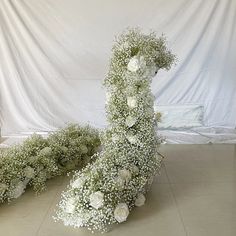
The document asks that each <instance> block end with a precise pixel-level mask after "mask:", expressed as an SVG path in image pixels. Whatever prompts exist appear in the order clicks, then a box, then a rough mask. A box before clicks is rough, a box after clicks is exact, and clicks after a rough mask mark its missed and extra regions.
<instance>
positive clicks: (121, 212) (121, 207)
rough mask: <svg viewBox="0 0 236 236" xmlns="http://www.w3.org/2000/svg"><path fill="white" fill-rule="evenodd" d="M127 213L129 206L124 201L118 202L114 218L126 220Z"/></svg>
mask: <svg viewBox="0 0 236 236" xmlns="http://www.w3.org/2000/svg"><path fill="white" fill-rule="evenodd" d="M128 215H129V208H128V206H127V204H126V203H119V204H118V205H117V207H116V209H115V211H114V217H115V219H116V220H117V221H118V222H119V223H121V222H124V221H126V219H127V217H128Z"/></svg>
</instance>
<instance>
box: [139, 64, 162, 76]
mask: <svg viewBox="0 0 236 236" xmlns="http://www.w3.org/2000/svg"><path fill="white" fill-rule="evenodd" d="M158 70H159V68H158V67H157V66H156V65H153V66H149V67H147V69H146V70H145V72H144V73H143V77H144V78H148V79H149V78H153V77H154V76H155V75H156V73H157V72H158Z"/></svg>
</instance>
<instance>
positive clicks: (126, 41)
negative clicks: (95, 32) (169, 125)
mask: <svg viewBox="0 0 236 236" xmlns="http://www.w3.org/2000/svg"><path fill="white" fill-rule="evenodd" d="M173 61H174V56H173V55H172V54H171V52H170V51H168V49H167V48H166V45H165V39H164V38H163V37H160V38H156V36H155V34H149V35H144V34H141V33H140V31H138V30H130V31H129V32H128V33H125V34H123V35H121V37H120V38H118V41H117V43H116V44H115V45H114V47H113V57H112V59H111V64H110V71H109V73H108V76H107V78H106V79H105V86H106V87H107V90H108V92H107V96H106V97H107V101H106V114H107V119H108V123H109V128H108V129H107V130H106V131H105V132H104V134H103V136H102V146H103V150H102V151H101V153H99V154H96V157H97V159H96V161H95V162H94V163H93V164H89V165H88V166H87V167H86V168H84V169H83V170H82V171H80V172H77V173H76V174H75V175H74V177H73V179H72V180H71V183H70V185H69V186H68V189H67V190H66V191H65V192H63V193H62V199H61V201H60V203H59V210H58V212H57V217H56V219H57V220H62V221H63V222H64V224H65V225H70V226H74V227H87V228H88V229H90V230H93V231H95V230H99V231H106V230H107V229H108V228H109V225H112V224H114V223H121V222H124V221H126V219H127V217H128V215H129V212H130V210H131V209H132V208H133V207H134V206H138V207H139V206H142V205H143V204H144V203H145V196H144V194H145V193H146V191H147V190H148V189H149V186H150V185H151V183H152V181H153V178H154V176H155V175H156V174H157V172H158V171H159V169H160V165H161V160H162V158H161V156H159V155H158V152H157V147H158V144H159V139H158V137H157V136H156V132H155V115H154V110H153V100H154V98H153V95H152V93H151V88H150V83H151V79H152V78H153V76H154V75H155V73H156V72H157V71H158V69H159V68H165V69H169V68H170V66H171V65H172V63H173Z"/></svg>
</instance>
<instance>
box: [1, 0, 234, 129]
mask: <svg viewBox="0 0 236 236" xmlns="http://www.w3.org/2000/svg"><path fill="white" fill-rule="evenodd" d="M235 23H236V1H235V0H178V1H176V0H119V1H115V0H101V1H94V0H86V1H83V0H57V1H55V0H21V1H19V0H0V31H1V32H0V95H1V97H0V102H1V104H0V109H1V110H0V115H1V119H0V121H1V127H2V134H11V133H17V132H23V131H33V130H41V131H47V130H53V129H54V128H56V127H58V126H61V125H63V124H64V123H65V122H70V121H72V122H82V123H87V122H89V123H90V124H91V125H94V126H97V127H104V125H105V115H104V98H105V96H104V89H103V87H102V80H103V78H104V76H105V74H106V71H107V66H108V61H109V57H110V49H111V46H112V44H113V38H114V35H116V34H118V33H120V32H121V31H122V30H123V29H124V28H126V27H128V26H131V27H132V26H140V27H141V28H143V29H145V31H147V29H154V30H155V31H157V32H158V33H159V34H161V33H162V32H164V33H165V34H166V36H167V37H168V40H169V46H170V47H171V48H172V50H173V51H174V52H175V53H176V54H177V55H178V58H179V61H178V64H177V66H176V67H175V68H173V69H172V70H171V71H169V72H165V71H161V72H160V73H158V75H157V76H156V78H155V79H154V81H153V92H154V94H155V95H156V102H157V103H158V104H161V105H168V104H200V105H203V106H204V113H205V114H204V123H205V125H207V126H227V127H235V125H236V78H235V72H236V67H235V62H236V44H235V42H236V26H235Z"/></svg>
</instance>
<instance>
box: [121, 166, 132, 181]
mask: <svg viewBox="0 0 236 236" xmlns="http://www.w3.org/2000/svg"><path fill="white" fill-rule="evenodd" d="M118 174H119V176H120V178H121V179H123V180H124V181H125V183H128V182H129V181H130V180H131V177H132V176H131V173H130V171H128V170H125V169H124V170H119V171H118Z"/></svg>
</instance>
